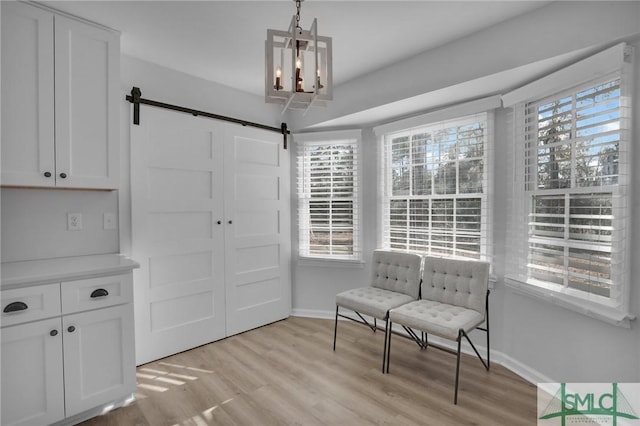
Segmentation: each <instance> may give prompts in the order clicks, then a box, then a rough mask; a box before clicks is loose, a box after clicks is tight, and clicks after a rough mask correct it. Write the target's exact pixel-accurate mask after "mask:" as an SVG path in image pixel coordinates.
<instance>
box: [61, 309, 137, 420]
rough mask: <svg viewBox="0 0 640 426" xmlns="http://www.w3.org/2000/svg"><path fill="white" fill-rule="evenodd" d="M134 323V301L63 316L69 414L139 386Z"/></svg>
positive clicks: (66, 391) (101, 402)
mask: <svg viewBox="0 0 640 426" xmlns="http://www.w3.org/2000/svg"><path fill="white" fill-rule="evenodd" d="M132 325H133V309H131V305H121V306H116V307H113V308H105V309H98V310H96V311H90V312H84V313H80V314H74V315H67V316H64V317H63V318H62V328H63V330H64V383H65V392H64V394H65V408H66V414H67V417H70V416H73V415H76V414H78V413H82V412H83V411H86V410H89V409H91V408H94V407H97V406H99V405H100V404H103V403H104V402H108V401H113V400H116V399H117V398H119V397H121V396H123V395H126V394H127V393H129V394H131V393H132V391H133V389H134V388H135V386H136V383H135V381H136V376H135V368H136V366H135V356H134V351H133V350H132V349H133V327H132Z"/></svg>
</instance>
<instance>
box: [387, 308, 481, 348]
mask: <svg viewBox="0 0 640 426" xmlns="http://www.w3.org/2000/svg"><path fill="white" fill-rule="evenodd" d="M389 320H390V321H391V322H393V323H396V324H401V325H404V326H407V327H409V328H414V329H417V330H421V331H425V332H427V333H430V334H434V335H436V336H440V337H444V338H445V339H450V340H457V339H458V330H459V329H463V330H464V331H465V332H467V333H468V332H469V331H471V330H473V329H474V328H476V327H477V326H478V325H480V324H482V322H483V321H484V316H483V315H482V314H480V313H479V312H478V311H475V310H473V309H467V308H463V307H460V306H454V305H449V304H446V303H440V302H434V301H432V300H424V299H423V300H416V301H415V302H411V303H407V304H405V305H402V306H399V307H397V308H394V309H392V310H391V311H390V312H389Z"/></svg>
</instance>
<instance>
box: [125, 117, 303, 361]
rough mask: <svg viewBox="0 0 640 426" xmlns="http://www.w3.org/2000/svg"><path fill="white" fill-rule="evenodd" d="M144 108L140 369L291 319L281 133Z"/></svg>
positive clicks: (134, 144)
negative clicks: (142, 366) (208, 344)
mask: <svg viewBox="0 0 640 426" xmlns="http://www.w3.org/2000/svg"><path fill="white" fill-rule="evenodd" d="M140 108H141V110H140V125H139V126H137V125H131V198H132V202H131V205H132V257H133V258H134V259H135V260H137V261H138V262H139V263H140V265H141V267H140V269H138V270H136V271H135V275H134V279H135V280H134V304H135V305H134V306H135V321H136V362H137V364H138V365H140V364H142V363H145V362H149V361H152V360H155V359H158V358H162V357H164V356H168V355H171V354H174V353H177V352H180V351H184V350H187V349H190V348H193V347H196V346H199V345H202V344H205V343H209V342H212V341H215V340H218V339H221V338H223V337H225V336H229V335H233V334H236V333H240V332H242V331H245V330H249V329H251V328H255V327H259V326H261V325H264V324H267V323H270V322H273V321H277V320H280V319H283V318H286V317H287V316H289V314H290V312H291V279H290V260H289V259H290V246H291V236H290V211H289V209H290V188H289V170H290V165H289V163H290V160H289V153H288V151H286V150H284V149H283V147H282V135H280V134H277V133H274V132H270V131H266V130H260V129H255V128H250V127H243V126H240V125H236V124H229V123H224V122H220V121H215V120H210V119H206V118H198V117H193V116H190V115H188V114H183V113H178V112H173V111H168V110H162V109H157V108H153V107H145V106H143V105H142V106H141V107H140Z"/></svg>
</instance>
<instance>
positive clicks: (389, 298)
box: [336, 287, 415, 319]
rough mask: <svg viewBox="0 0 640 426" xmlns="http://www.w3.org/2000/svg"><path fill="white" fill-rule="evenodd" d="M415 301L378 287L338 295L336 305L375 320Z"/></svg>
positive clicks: (357, 289)
mask: <svg viewBox="0 0 640 426" xmlns="http://www.w3.org/2000/svg"><path fill="white" fill-rule="evenodd" d="M413 300H415V299H414V298H413V297H411V296H408V295H406V294H403V293H397V292H395V291H390V290H384V289H382V288H377V287H362V288H355V289H353V290H348V291H344V292H342V293H338V294H337V295H336V305H338V306H341V307H343V308H348V309H351V310H352V311H356V312H360V313H361V314H366V315H370V316H372V317H375V318H381V319H385V318H386V317H387V312H389V309H392V308H395V307H398V306H401V305H404V304H405V303H409V302H411V301H413Z"/></svg>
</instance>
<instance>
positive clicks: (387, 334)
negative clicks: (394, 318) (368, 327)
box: [382, 315, 389, 374]
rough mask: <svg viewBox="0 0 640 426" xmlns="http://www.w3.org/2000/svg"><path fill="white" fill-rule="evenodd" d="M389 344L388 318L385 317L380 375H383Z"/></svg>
mask: <svg viewBox="0 0 640 426" xmlns="http://www.w3.org/2000/svg"><path fill="white" fill-rule="evenodd" d="M388 344H389V316H388V315H387V322H386V326H385V328H384V347H383V348H382V374H384V367H385V365H386V362H387V345H388Z"/></svg>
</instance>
